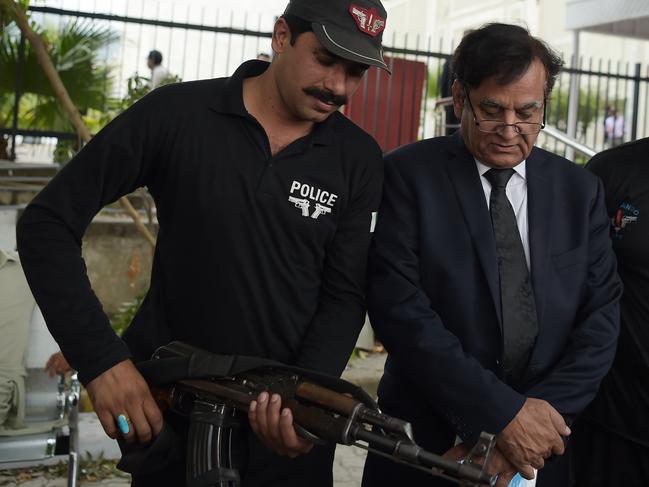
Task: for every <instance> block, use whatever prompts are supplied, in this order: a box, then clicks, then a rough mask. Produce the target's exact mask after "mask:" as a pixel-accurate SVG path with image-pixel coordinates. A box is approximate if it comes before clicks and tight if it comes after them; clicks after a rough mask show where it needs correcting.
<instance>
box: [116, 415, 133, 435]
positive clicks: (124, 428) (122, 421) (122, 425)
mask: <svg viewBox="0 0 649 487" xmlns="http://www.w3.org/2000/svg"><path fill="white" fill-rule="evenodd" d="M129 423H130V421H129V419H128V417H127V416H126V415H125V414H120V415H119V416H117V427H118V428H119V430H120V431H121V432H122V434H123V435H128V433H129V431H131V427H130V426H129Z"/></svg>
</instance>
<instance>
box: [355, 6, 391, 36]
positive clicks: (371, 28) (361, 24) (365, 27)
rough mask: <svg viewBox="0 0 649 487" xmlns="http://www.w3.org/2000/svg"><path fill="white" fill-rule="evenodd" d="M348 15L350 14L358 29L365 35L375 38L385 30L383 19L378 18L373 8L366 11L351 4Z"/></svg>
mask: <svg viewBox="0 0 649 487" xmlns="http://www.w3.org/2000/svg"><path fill="white" fill-rule="evenodd" d="M349 13H350V14H352V17H354V20H355V21H356V25H358V28H359V29H360V30H361V31H362V32H365V33H366V34H367V35H370V36H372V37H376V36H377V35H379V34H380V33H381V32H383V29H385V19H384V18H383V17H379V13H378V12H377V11H376V9H375V8H371V9H369V10H368V9H366V8H363V7H359V6H358V5H354V4H351V5H350V6H349Z"/></svg>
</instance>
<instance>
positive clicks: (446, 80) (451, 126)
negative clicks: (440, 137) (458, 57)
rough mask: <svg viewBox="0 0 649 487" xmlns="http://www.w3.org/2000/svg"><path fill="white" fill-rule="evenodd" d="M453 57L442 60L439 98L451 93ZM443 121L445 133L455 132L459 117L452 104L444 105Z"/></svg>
mask: <svg viewBox="0 0 649 487" xmlns="http://www.w3.org/2000/svg"><path fill="white" fill-rule="evenodd" d="M454 76H455V75H454V74H453V59H452V58H448V59H446V60H445V61H444V65H443V66H442V74H441V75H440V78H439V96H440V98H447V97H449V96H451V95H452V92H451V87H452V86H453V80H454V79H455V78H454ZM444 121H445V135H451V134H452V133H454V132H457V130H458V127H459V126H460V119H459V118H458V117H457V115H455V110H454V109H453V105H449V106H446V107H444Z"/></svg>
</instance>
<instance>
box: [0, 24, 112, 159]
mask: <svg viewBox="0 0 649 487" xmlns="http://www.w3.org/2000/svg"><path fill="white" fill-rule="evenodd" d="M32 28H34V29H35V30H38V27H37V26H35V25H32ZM39 34H40V35H41V36H43V38H44V39H45V41H46V44H47V47H48V53H49V55H50V58H51V59H52V62H53V63H54V66H55V67H56V70H57V71H58V73H59V75H60V77H61V79H62V81H63V83H64V85H65V86H66V88H67V90H68V92H69V94H70V98H71V99H72V101H73V102H74V104H75V106H77V107H78V109H79V111H80V112H81V113H82V114H84V115H88V113H89V111H90V110H93V109H94V110H103V109H104V108H105V107H106V105H107V102H108V96H109V95H108V93H110V91H111V87H112V78H111V76H110V67H109V66H106V65H101V64H99V63H98V62H97V59H98V54H99V53H100V52H101V50H102V49H107V48H108V46H109V45H110V44H111V43H112V42H114V41H115V40H117V37H118V36H117V35H116V34H115V33H114V32H112V31H111V30H110V29H108V28H106V27H97V26H96V25H93V24H92V23H91V22H89V21H83V20H82V21H80V20H78V19H77V20H75V21H71V22H69V23H68V24H66V25H65V26H64V27H63V28H62V29H61V31H60V32H58V33H57V32H51V31H47V30H45V31H42V30H41V31H40V32H39ZM19 46H20V32H19V30H18V29H17V28H16V26H15V25H10V26H8V27H7V28H5V29H4V32H2V33H1V34H0V109H2V112H1V113H2V114H3V115H2V116H0V127H2V126H5V127H6V126H8V125H9V124H10V121H11V116H12V115H11V114H12V109H11V108H12V105H13V97H14V95H13V94H14V89H15V83H16V76H17V74H18V69H19ZM22 69H23V76H22V88H21V91H22V93H23V94H24V95H23V98H22V99H21V104H20V112H19V126H20V127H21V128H26V129H41V130H45V129H46V130H53V131H59V132H72V131H74V128H73V126H72V125H71V123H70V122H69V119H68V117H67V116H66V114H65V112H64V111H63V109H62V108H61V105H60V103H59V102H58V100H57V98H56V95H55V94H54V91H53V90H52V86H51V84H50V82H49V81H48V79H47V77H46V76H45V74H44V73H43V70H42V69H41V67H40V65H39V64H38V61H37V58H36V55H35V54H34V52H33V50H32V49H31V46H30V45H29V44H28V43H26V45H25V59H24V63H23V68H22ZM7 106H9V109H6V108H7ZM1 149H2V147H0V152H1ZM5 156H6V155H5ZM0 157H2V154H0Z"/></svg>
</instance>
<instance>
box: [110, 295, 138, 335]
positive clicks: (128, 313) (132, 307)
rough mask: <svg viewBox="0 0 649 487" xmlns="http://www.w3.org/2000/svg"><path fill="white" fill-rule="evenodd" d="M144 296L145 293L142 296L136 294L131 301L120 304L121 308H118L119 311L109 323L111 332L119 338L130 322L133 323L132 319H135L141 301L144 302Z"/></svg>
mask: <svg viewBox="0 0 649 487" xmlns="http://www.w3.org/2000/svg"><path fill="white" fill-rule="evenodd" d="M145 296H146V291H145V292H143V293H142V294H138V295H137V297H136V298H135V299H134V300H133V301H127V302H126V303H122V306H121V307H120V309H119V311H118V312H117V314H116V315H115V316H114V317H113V319H112V320H111V322H110V324H111V326H112V327H113V330H114V331H115V333H117V334H118V335H119V336H122V333H124V330H126V329H127V328H128V327H129V325H130V324H131V321H133V318H134V317H135V313H137V310H138V309H140V305H141V304H142V301H144V297H145Z"/></svg>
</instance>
